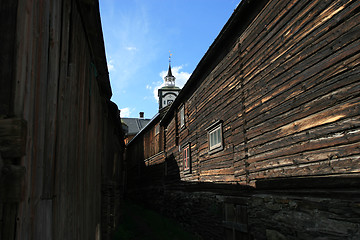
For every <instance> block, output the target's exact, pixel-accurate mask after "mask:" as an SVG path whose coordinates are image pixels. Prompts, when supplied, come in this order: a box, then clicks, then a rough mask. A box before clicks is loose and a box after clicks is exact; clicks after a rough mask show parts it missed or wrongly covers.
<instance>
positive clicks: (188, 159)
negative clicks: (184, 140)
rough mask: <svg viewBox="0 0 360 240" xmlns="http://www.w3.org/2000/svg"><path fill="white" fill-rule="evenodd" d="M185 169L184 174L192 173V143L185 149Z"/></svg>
mask: <svg viewBox="0 0 360 240" xmlns="http://www.w3.org/2000/svg"><path fill="white" fill-rule="evenodd" d="M182 152H183V156H182V157H183V168H184V173H190V172H191V156H190V143H188V144H186V145H185V146H184V147H183V151H182Z"/></svg>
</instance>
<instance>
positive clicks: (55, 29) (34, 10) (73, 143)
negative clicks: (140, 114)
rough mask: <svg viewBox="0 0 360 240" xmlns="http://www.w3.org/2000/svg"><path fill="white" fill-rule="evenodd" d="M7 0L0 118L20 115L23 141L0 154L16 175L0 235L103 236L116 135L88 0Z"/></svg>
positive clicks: (110, 224)
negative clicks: (10, 20) (8, 39)
mask: <svg viewBox="0 0 360 240" xmlns="http://www.w3.org/2000/svg"><path fill="white" fill-rule="evenodd" d="M14 2H16V4H15V5H16V7H15V11H14V12H15V15H12V17H14V16H15V19H16V21H15V22H16V24H15V26H16V27H13V25H11V26H10V27H11V28H10V27H6V26H3V25H1V26H2V27H3V28H5V30H8V31H9V32H11V33H12V35H11V34H10V35H11V36H15V37H14V38H13V40H14V47H13V48H12V49H10V50H9V52H11V53H12V54H13V55H11V54H10V53H9V54H10V55H11V57H12V58H13V59H14V61H13V62H14V64H12V63H10V62H8V63H7V68H9V69H11V70H12V72H13V75H11V74H9V73H6V74H5V75H3V73H4V72H3V71H2V72H1V74H2V75H1V77H0V78H1V79H3V76H5V77H7V81H6V83H5V86H7V87H8V88H11V89H13V91H12V92H10V94H9V95H7V96H8V98H7V99H6V100H4V101H3V99H2V98H1V104H2V105H1V110H2V111H1V113H0V114H1V116H0V121H1V123H3V122H4V121H5V120H8V119H16V118H18V119H21V120H22V121H24V122H25V123H26V127H25V128H24V129H25V130H24V135H25V136H26V137H25V140H24V143H23V147H24V149H25V151H24V153H23V154H14V155H6V156H5V155H4V154H3V152H1V154H2V158H3V160H4V163H5V165H6V166H18V167H21V169H20V170H22V169H23V170H24V175H23V177H22V178H21V179H20V180H19V181H20V183H19V184H18V185H19V186H21V188H20V189H21V191H20V193H21V194H20V195H21V196H20V197H18V198H17V199H9V198H8V197H7V196H6V195H5V197H4V195H2V197H3V198H2V199H1V203H0V208H1V211H0V215H1V224H0V236H1V237H0V238H1V239H6V240H7V239H100V238H101V239H110V236H111V235H110V233H111V230H112V229H113V228H114V224H115V223H114V219H116V215H117V210H118V209H117V208H116V206H114V201H111V200H112V199H114V198H118V195H119V188H120V184H121V175H122V171H123V166H122V159H123V152H124V145H123V142H122V141H123V140H122V139H123V134H122V132H121V123H120V118H119V111H118V108H117V106H116V105H115V104H113V103H112V102H110V97H111V89H110V82H109V78H108V72H107V67H106V57H105V50H104V43H103V37H102V31H101V22H100V16H99V9H98V1H95V0H94V1H82V0H63V1H26V0H18V1H14ZM2 7H3V5H2ZM1 10H3V9H1ZM12 10H14V9H12ZM4 22H6V21H4ZM9 58H10V57H9ZM1 65H2V66H3V62H2V64H1ZM1 83H3V82H1ZM1 89H3V88H1ZM3 103H4V104H3ZM9 106H10V108H9ZM9 109H10V110H9ZM6 110H8V111H6ZM13 122H15V123H16V122H17V121H13ZM1 126H2V127H3V126H4V125H1ZM12 126H17V125H14V124H13V125H12ZM2 127H1V129H2ZM1 132H2V131H1ZM0 135H1V136H0V138H2V137H3V136H2V134H0ZM1 140H2V139H1ZM19 142H21V141H18V142H17V143H19ZM15 147H16V146H15ZM15 149H17V148H15ZM18 172H21V171H18ZM5 178H6V179H7V176H5ZM1 179H2V180H3V178H1ZM1 185H2V186H3V182H1ZM0 190H4V188H2V189H0ZM5 190H6V189H5ZM116 204H119V203H116ZM3 210H6V211H3ZM109 216H111V218H110V217H109ZM3 223H6V224H3ZM8 226H10V227H8Z"/></svg>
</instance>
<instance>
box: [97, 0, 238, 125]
mask: <svg viewBox="0 0 360 240" xmlns="http://www.w3.org/2000/svg"><path fill="white" fill-rule="evenodd" d="M239 2H240V0H100V14H101V21H102V28H103V34H104V40H105V50H106V57H107V61H108V68H109V74H110V82H111V87H112V92H113V96H112V98H111V100H112V101H114V102H115V103H116V104H117V105H118V107H119V109H121V116H122V117H138V116H139V112H145V118H152V117H153V116H154V115H155V114H156V113H157V111H158V103H157V98H156V97H157V89H158V88H159V87H160V86H161V84H162V83H163V77H164V76H165V75H166V73H167V69H168V58H169V51H171V54H172V61H171V65H172V72H173V75H174V76H175V77H176V85H177V86H178V87H182V86H183V85H184V84H185V82H186V80H187V79H188V78H189V77H190V75H191V73H192V72H193V70H194V69H195V68H196V66H197V64H198V63H199V61H200V60H201V58H202V57H203V56H204V54H205V53H206V51H207V49H208V48H209V47H210V45H211V44H212V43H213V41H214V40H215V38H216V37H217V35H218V34H219V32H220V31H221V29H222V27H223V26H224V25H225V23H226V22H227V20H228V19H229V17H230V16H231V14H232V13H233V11H234V9H235V8H236V6H237V5H238V3H239Z"/></svg>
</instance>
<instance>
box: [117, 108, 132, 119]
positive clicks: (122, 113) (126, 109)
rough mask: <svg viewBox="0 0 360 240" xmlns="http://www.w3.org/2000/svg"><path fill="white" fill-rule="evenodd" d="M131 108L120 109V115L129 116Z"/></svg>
mask: <svg viewBox="0 0 360 240" xmlns="http://www.w3.org/2000/svg"><path fill="white" fill-rule="evenodd" d="M131 113H132V110H131V109H130V108H128V107H126V108H122V109H120V117H130V114H131Z"/></svg>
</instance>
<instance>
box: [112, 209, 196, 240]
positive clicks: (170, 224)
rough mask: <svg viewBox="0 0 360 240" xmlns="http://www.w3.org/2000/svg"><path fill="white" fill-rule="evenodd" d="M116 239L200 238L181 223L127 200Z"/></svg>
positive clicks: (115, 235)
mask: <svg viewBox="0 0 360 240" xmlns="http://www.w3.org/2000/svg"><path fill="white" fill-rule="evenodd" d="M122 209H123V213H122V216H121V220H120V226H118V227H117V229H116V231H115V233H114V238H113V239H114V240H133V239H134V240H135V239H136V240H143V239H144V240H145V239H146V240H162V239H166V240H183V239H184V240H185V239H186V240H191V239H194V240H196V239H197V240H199V239H201V238H199V237H196V236H194V235H193V234H192V233H190V232H188V231H186V230H185V229H184V228H183V227H182V226H181V225H180V224H179V223H177V222H175V221H174V220H172V219H169V218H166V217H164V216H162V215H160V214H159V213H157V212H155V211H152V210H149V209H146V208H144V207H142V206H140V205H136V204H133V203H130V202H125V204H124V205H123V208H122Z"/></svg>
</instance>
